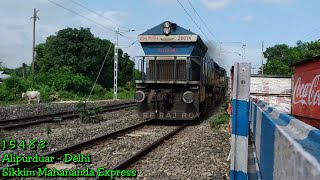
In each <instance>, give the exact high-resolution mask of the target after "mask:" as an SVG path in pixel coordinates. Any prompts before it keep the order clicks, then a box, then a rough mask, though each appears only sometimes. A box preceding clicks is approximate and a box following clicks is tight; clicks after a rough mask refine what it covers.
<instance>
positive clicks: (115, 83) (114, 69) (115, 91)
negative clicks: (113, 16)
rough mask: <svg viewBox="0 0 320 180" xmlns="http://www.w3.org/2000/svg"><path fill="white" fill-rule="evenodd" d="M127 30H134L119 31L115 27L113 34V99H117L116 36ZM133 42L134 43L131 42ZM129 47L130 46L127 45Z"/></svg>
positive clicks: (117, 46) (117, 45)
mask: <svg viewBox="0 0 320 180" xmlns="http://www.w3.org/2000/svg"><path fill="white" fill-rule="evenodd" d="M129 31H135V30H127V31H123V32H120V31H119V28H117V27H116V28H115V31H114V34H115V43H114V66H113V73H114V76H113V99H118V67H119V66H118V48H119V44H118V36H119V35H122V33H124V32H129ZM132 44H134V43H132ZM129 47H130V46H129Z"/></svg>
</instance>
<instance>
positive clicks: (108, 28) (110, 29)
mask: <svg viewBox="0 0 320 180" xmlns="http://www.w3.org/2000/svg"><path fill="white" fill-rule="evenodd" d="M48 1H49V2H51V3H53V4H55V5H56V6H59V7H61V8H63V9H65V10H67V11H70V12H72V13H74V14H76V15H78V16H80V17H82V18H84V19H86V20H88V21H91V22H93V23H95V24H97V25H99V26H101V27H103V28H105V29H107V30H109V31H111V32H114V30H113V29H112V28H110V27H107V26H105V25H103V24H100V23H98V22H96V21H94V20H92V19H89V18H87V17H85V16H83V15H81V14H79V13H77V12H75V11H73V10H71V9H68V8H66V7H64V6H62V5H61V4H58V3H56V2H54V1H51V0H48ZM120 35H121V36H122V37H124V38H126V39H129V40H131V41H132V42H134V41H135V40H133V39H132V38H129V37H127V36H124V35H122V34H120Z"/></svg>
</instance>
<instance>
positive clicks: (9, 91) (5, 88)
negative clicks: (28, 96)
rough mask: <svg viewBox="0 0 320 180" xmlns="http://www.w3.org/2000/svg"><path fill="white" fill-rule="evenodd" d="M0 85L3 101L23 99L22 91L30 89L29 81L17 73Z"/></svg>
mask: <svg viewBox="0 0 320 180" xmlns="http://www.w3.org/2000/svg"><path fill="white" fill-rule="evenodd" d="M0 86H1V87H0V100H1V101H16V100H18V99H21V94H22V92H25V91H26V90H27V89H28V83H27V82H25V81H24V80H22V78H20V77H18V76H16V75H12V76H11V77H9V78H7V79H5V80H4V81H3V83H2V84H1V85H0Z"/></svg>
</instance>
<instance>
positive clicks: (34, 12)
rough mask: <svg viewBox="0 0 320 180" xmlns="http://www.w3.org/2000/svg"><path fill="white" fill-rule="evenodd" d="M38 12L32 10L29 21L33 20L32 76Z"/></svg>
mask: <svg viewBox="0 0 320 180" xmlns="http://www.w3.org/2000/svg"><path fill="white" fill-rule="evenodd" d="M38 11H39V10H36V8H34V9H33V17H31V18H30V19H33V45H32V74H34V63H35V62H34V59H35V57H34V52H35V42H36V37H35V36H36V21H37V19H39V17H37V12H38Z"/></svg>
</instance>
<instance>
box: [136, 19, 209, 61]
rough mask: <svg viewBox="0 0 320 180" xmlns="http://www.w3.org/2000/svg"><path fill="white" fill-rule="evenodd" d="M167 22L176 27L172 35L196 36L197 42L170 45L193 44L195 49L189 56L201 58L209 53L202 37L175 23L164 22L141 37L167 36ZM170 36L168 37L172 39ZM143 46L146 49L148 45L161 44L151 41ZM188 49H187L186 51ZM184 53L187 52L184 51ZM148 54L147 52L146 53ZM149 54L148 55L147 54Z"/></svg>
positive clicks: (143, 43) (142, 43)
mask: <svg viewBox="0 0 320 180" xmlns="http://www.w3.org/2000/svg"><path fill="white" fill-rule="evenodd" d="M165 22H169V23H170V24H171V26H172V27H173V26H174V27H175V28H174V29H173V28H172V30H171V32H170V35H173V36H174V35H192V36H196V41H193V42H191V41H190V42H187V41H185V42H170V44H180V43H184V44H193V45H194V48H192V49H191V52H189V51H188V52H189V53H187V54H189V55H190V56H199V57H202V58H203V57H204V55H205V54H206V52H207V51H208V47H207V46H206V45H205V43H204V42H203V41H202V39H201V37H200V36H199V35H197V34H195V33H194V32H192V31H190V30H187V29H185V28H183V27H181V26H179V25H177V24H175V23H173V22H170V21H164V22H163V23H161V24H159V25H157V26H155V27H153V28H151V29H149V30H147V31H145V32H144V33H141V34H139V36H165V35H164V32H163V24H164V23H165ZM170 35H169V36H168V37H170ZM140 43H141V45H142V46H143V47H146V46H149V45H147V44H150V43H152V44H154V45H156V44H159V43H161V42H152V41H149V42H147V43H146V42H140ZM186 49H187V48H185V50H186ZM182 51H184V50H182ZM184 52H187V50H186V51H184ZM145 53H146V52H145ZM146 54H147V53H146Z"/></svg>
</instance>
